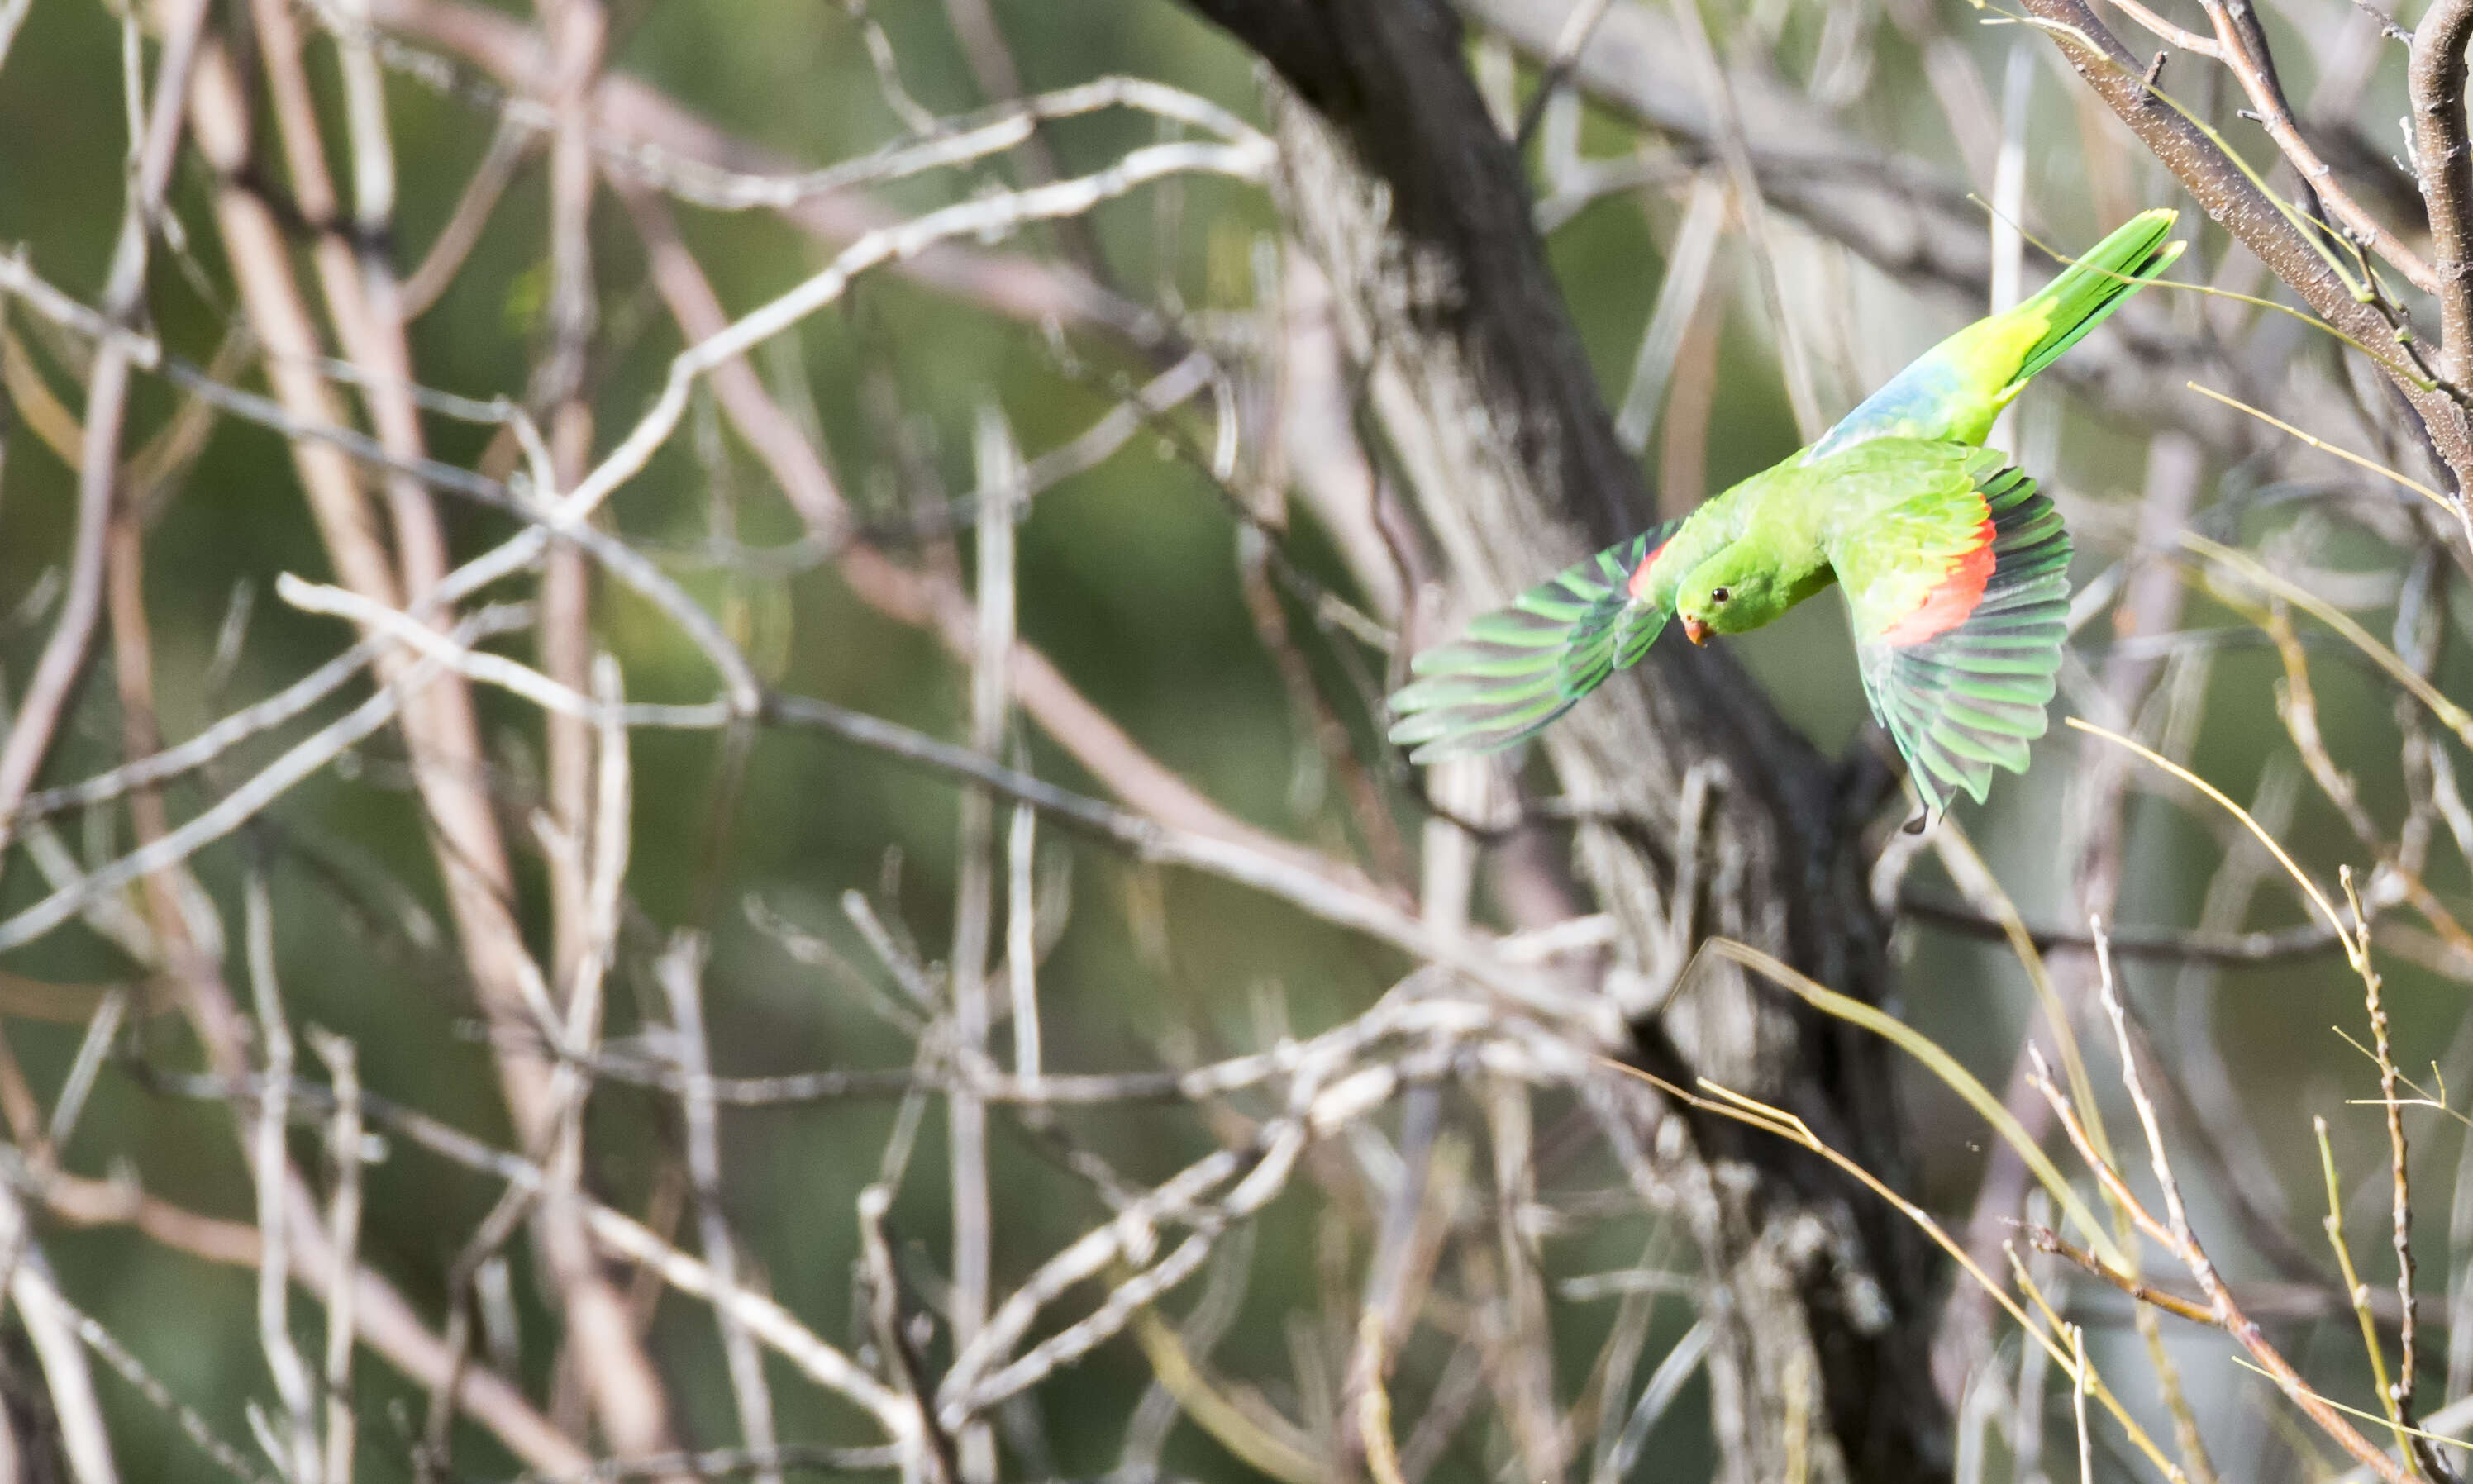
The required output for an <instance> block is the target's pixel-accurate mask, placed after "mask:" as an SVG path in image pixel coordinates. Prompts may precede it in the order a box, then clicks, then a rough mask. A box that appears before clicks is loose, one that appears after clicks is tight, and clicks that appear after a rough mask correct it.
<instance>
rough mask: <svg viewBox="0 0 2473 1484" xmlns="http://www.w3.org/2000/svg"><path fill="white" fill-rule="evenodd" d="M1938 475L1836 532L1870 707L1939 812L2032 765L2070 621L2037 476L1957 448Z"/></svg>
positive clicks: (1835, 556) (1999, 457) (1836, 555)
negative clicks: (2001, 772)
mask: <svg viewBox="0 0 2473 1484" xmlns="http://www.w3.org/2000/svg"><path fill="white" fill-rule="evenodd" d="M1947 446H1948V448H1949V462H1948V465H1947V467H1946V470H1945V472H1944V473H1943V475H1942V477H1939V478H1936V479H1933V480H1932V481H1930V482H1929V484H1928V486H1927V488H1924V489H1921V490H1918V491H1916V492H1915V493H1914V494H1912V495H1910V496H1909V497H1908V498H1907V499H1905V500H1903V501H1901V502H1900V503H1898V504H1896V505H1893V506H1890V507H1889V508H1887V509H1886V510H1884V511H1881V512H1879V513H1878V514H1876V515H1871V516H1870V517H1868V518H1866V519H1864V520H1862V521H1860V522H1857V523H1855V524H1854V525H1853V526H1852V527H1851V528H1850V529H1847V530H1844V531H1840V532H1838V533H1837V537H1836V539H1834V540H1832V541H1831V543H1830V548H1829V560H1830V565H1831V566H1832V567H1834V568H1835V569H1836V570H1837V580H1838V582H1839V583H1841V584H1842V585H1843V586H1845V589H1846V602H1847V607H1848V609H1849V610H1851V612H1852V614H1853V616H1854V623H1855V651H1856V656H1857V658H1858V659H1859V660H1860V661H1861V666H1862V673H1863V693H1864V695H1865V696H1866V697H1867V698H1868V699H1869V700H1870V701H1871V703H1872V711H1873V714H1874V715H1876V716H1878V717H1880V719H1881V725H1882V726H1884V727H1885V728H1887V729H1888V732H1889V736H1890V737H1891V739H1892V740H1894V741H1895V742H1896V743H1897V744H1898V751H1899V752H1900V753H1902V754H1905V755H1906V759H1907V768H1908V773H1909V777H1911V778H1913V779H1914V785H1915V792H1917V793H1918V794H1920V795H1922V796H1923V801H1924V807H1925V809H1926V811H1927V813H1928V814H1929V815H1930V816H1931V817H1932V818H1934V819H1937V818H1938V817H1939V816H1940V814H1941V813H1942V812H1943V811H1944V810H1946V809H1947V808H1948V807H1949V804H1950V802H1951V801H1952V800H1953V799H1955V798H1956V797H1957V794H1958V792H1959V791H1960V790H1963V791H1964V792H1965V793H1967V794H1968V795H1970V796H1971V797H1973V798H1974V799H1975V800H1976V802H1979V803H1980V802H1982V799H1983V792H1984V790H1985V788H1987V787H1988V786H1990V784H1991V781H1992V770H1993V769H1994V768H1996V767H1999V768H2006V769H2008V770H2009V771H2011V772H2013V773H2023V772H2025V771H2026V769H2027V755H2028V754H2027V744H2028V743H2029V741H2031V740H2033V739H2034V738H2036V737H2039V736H2042V735H2043V734H2044V729H2045V726H2046V725H2047V719H2046V717H2045V707H2046V706H2047V705H2049V704H2050V703H2051V701H2052V699H2053V680H2054V677H2055V675H2057V674H2058V672H2059V670H2060V666H2061V640H2062V637H2063V635H2064V633H2065V630H2066V627H2067V621H2068V616H2069V600H2070V580H2069V567H2070V538H2069V533H2068V532H2067V531H2064V530H2063V529H2062V528H2061V517H2060V513H2059V512H2057V511H2055V510H2053V503H2052V501H2050V500H2048V499H2046V498H2044V496H2042V495H2040V494H2038V493H2036V492H2035V483H2034V481H2033V480H2031V479H2029V478H2028V477H2027V476H2026V475H2024V474H2022V473H2020V472H2018V471H2017V470H2016V469H2014V468H2010V467H2007V466H2006V459H2005V455H2003V454H2000V453H1997V452H1993V451H1991V450H1988V449H1977V448H1968V447H1964V446H1961V445H1958V444H1949V445H1947Z"/></svg>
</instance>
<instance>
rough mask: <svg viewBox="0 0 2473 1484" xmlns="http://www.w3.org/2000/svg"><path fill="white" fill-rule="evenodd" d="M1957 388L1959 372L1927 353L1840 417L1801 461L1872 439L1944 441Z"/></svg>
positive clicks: (1826, 455) (1823, 455)
mask: <svg viewBox="0 0 2473 1484" xmlns="http://www.w3.org/2000/svg"><path fill="white" fill-rule="evenodd" d="M1957 390H1958V375H1957V368H1956V367H1954V366H1951V365H1950V364H1949V363H1948V362H1946V361H1943V360H1942V359H1941V358H1940V357H1939V356H1937V355H1926V356H1925V357H1924V358H1923V359H1922V360H1920V361H1917V362H1915V363H1914V364H1913V365H1911V366H1909V367H1908V368H1907V369H1906V370H1905V371H1900V372H1898V373H1897V374H1896V375H1895V376H1892V377H1890V378H1889V380H1888V382H1887V383H1886V384H1885V385H1884V386H1883V387H1882V388H1881V390H1879V391H1878V392H1875V393H1873V394H1872V395H1870V396H1867V397H1865V398H1863V400H1862V402H1861V404H1860V405H1858V406H1857V407H1856V409H1855V410H1854V411H1853V412H1850V413H1848V414H1847V415H1846V416H1845V417H1843V418H1841V419H1838V421H1837V426H1836V427H1834V428H1831V429H1830V430H1829V431H1828V432H1827V433H1824V434H1822V435H1821V438H1820V442H1818V443H1814V444H1813V445H1812V451H1811V452H1809V453H1807V454H1805V455H1804V458H1805V460H1806V461H1807V462H1808V461H1810V460H1813V459H1825V458H1827V457H1829V456H1830V455H1831V454H1833V453H1837V452H1839V451H1840V450H1842V449H1846V448H1851V447H1853V446H1854V445H1855V444H1857V443H1864V442H1867V441H1869V440H1871V439H1875V438H1943V437H1946V436H1948V424H1949V418H1948V412H1947V408H1948V406H1949V403H1950V400H1951V398H1952V396H1953V395H1954V394H1955V393H1956V392H1957Z"/></svg>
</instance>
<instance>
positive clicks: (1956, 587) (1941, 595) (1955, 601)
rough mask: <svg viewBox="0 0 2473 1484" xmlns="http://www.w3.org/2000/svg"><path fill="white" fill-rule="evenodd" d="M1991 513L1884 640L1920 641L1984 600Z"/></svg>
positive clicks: (1989, 577)
mask: <svg viewBox="0 0 2473 1484" xmlns="http://www.w3.org/2000/svg"><path fill="white" fill-rule="evenodd" d="M1992 536H1993V530H1992V517H1991V516H1989V515H1986V516H1985V517H1984V519H1983V523H1982V524H1981V525H1980V526H1977V527H1976V528H1975V544H1974V545H1972V546H1970V547H1968V548H1967V549H1966V550H1965V551H1964V552H1963V553H1961V554H1960V555H1959V556H1958V557H1957V559H1956V560H1955V561H1953V562H1950V564H1949V567H1948V569H1947V572H1946V573H1945V575H1943V576H1942V578H1941V580H1940V581H1939V582H1938V583H1937V584H1935V585H1933V589H1932V590H1931V591H1930V592H1927V593H1925V594H1924V599H1923V601H1922V602H1921V603H1918V604H1916V605H1915V606H1914V609H1913V610H1912V611H1910V612H1909V613H1908V614H1907V616H1906V617H1904V618H1901V619H1899V620H1898V621H1897V622H1896V623H1894V624H1891V625H1890V626H1889V627H1888V629H1887V630H1886V631H1885V632H1884V633H1883V634H1881V642H1882V643H1884V644H1895V645H1898V646H1900V647H1905V646H1907V645H1910V644H1921V643H1922V642H1923V641H1924V640H1926V639H1929V638H1932V637H1933V636H1934V635H1936V634H1947V633H1948V632H1949V631H1950V630H1952V629H1955V628H1957V626H1958V625H1959V624H1962V623H1964V622H1966V619H1967V615H1968V614H1970V613H1972V612H1974V611H1975V606H1976V605H1977V604H1979V603H1981V602H1982V601H1983V589H1984V586H1985V585H1986V584H1988V583H1990V582H1991V581H1992V569H1993V566H1994V565H1995V562H1994V561H1993V556H1992Z"/></svg>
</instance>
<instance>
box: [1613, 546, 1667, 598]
mask: <svg viewBox="0 0 2473 1484" xmlns="http://www.w3.org/2000/svg"><path fill="white" fill-rule="evenodd" d="M1673 542H1674V539H1673V538H1672V537H1670V536H1669V537H1668V538H1667V539H1665V540H1662V541H1660V542H1658V543H1657V549H1656V550H1655V551H1652V552H1650V553H1649V554H1648V555H1647V556H1645V557H1643V558H1641V559H1640V565H1638V566H1636V567H1633V568H1632V569H1631V581H1630V582H1627V583H1625V584H1623V591H1625V592H1627V593H1629V594H1631V596H1632V600H1633V601H1634V602H1640V601H1643V600H1644V594H1643V593H1642V592H1641V589H1642V588H1643V587H1645V586H1648V569H1649V568H1650V567H1653V566H1655V565H1657V559H1658V557H1659V555H1660V554H1662V553H1663V552H1664V551H1665V550H1666V548H1667V547H1669V546H1670V545H1672V544H1673Z"/></svg>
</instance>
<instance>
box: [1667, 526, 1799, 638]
mask: <svg viewBox="0 0 2473 1484" xmlns="http://www.w3.org/2000/svg"><path fill="white" fill-rule="evenodd" d="M1802 596H1803V594H1801V593H1799V592H1789V591H1787V590H1786V589H1785V586H1784V585H1783V584H1781V583H1780V582H1779V581H1778V573H1777V563H1776V562H1774V561H1773V560H1772V559H1771V558H1770V556H1769V554H1768V553H1766V552H1765V551H1759V550H1755V549H1754V547H1753V543H1751V542H1748V541H1736V542H1734V543H1732V544H1730V545H1728V546H1727V547H1725V548H1724V549H1723V550H1721V551H1719V552H1718V553H1717V555H1716V556H1713V557H1711V558H1709V559H1708V560H1707V561H1705V562H1701V563H1700V564H1699V565H1698V566H1696V567H1693V569H1692V571H1691V573H1690V575H1688V576H1686V577H1685V578H1684V579H1683V586H1681V587H1679V588H1677V589H1676V590H1675V594H1674V616H1675V618H1676V620H1677V621H1679V622H1680V623H1681V624H1682V625H1683V635H1684V637H1686V638H1688V639H1690V640H1691V641H1692V642H1693V643H1694V644H1704V643H1707V642H1708V638H1709V635H1711V634H1741V633H1744V632H1746V631H1747V630H1752V629H1757V628H1759V627H1760V626H1761V625H1763V624H1765V623H1767V622H1768V621H1769V620H1771V619H1773V618H1775V617H1777V616H1778V615H1779V614H1781V613H1783V612H1785V611H1786V610H1788V609H1789V608H1792V607H1793V606H1794V605H1795V602H1796V600H1797V599H1799V598H1801V597H1802Z"/></svg>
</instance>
